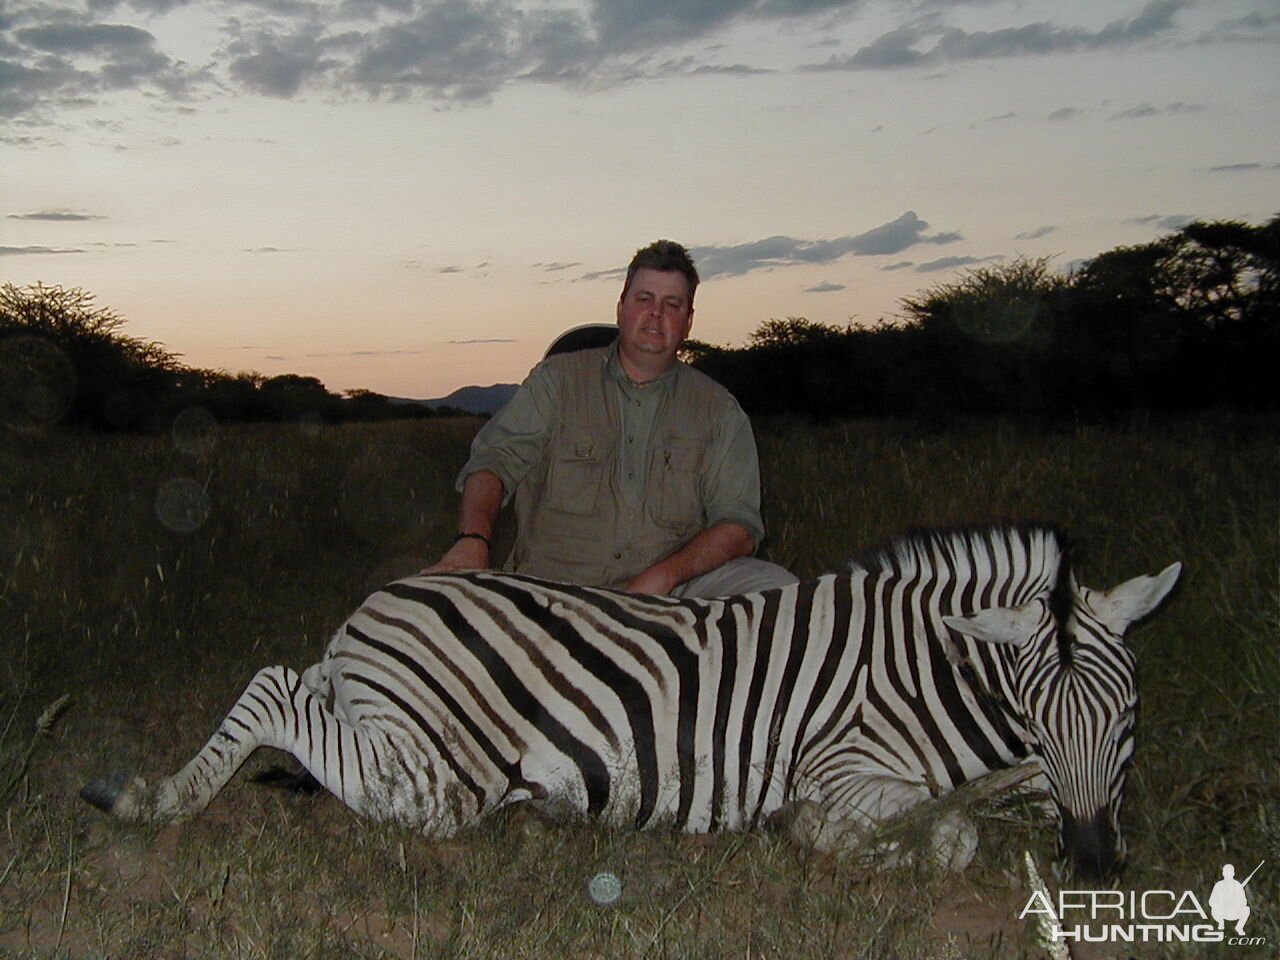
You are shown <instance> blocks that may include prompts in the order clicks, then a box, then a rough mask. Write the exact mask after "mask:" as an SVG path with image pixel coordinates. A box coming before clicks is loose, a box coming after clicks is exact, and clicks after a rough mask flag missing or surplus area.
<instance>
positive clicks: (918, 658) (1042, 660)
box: [81, 524, 1181, 877]
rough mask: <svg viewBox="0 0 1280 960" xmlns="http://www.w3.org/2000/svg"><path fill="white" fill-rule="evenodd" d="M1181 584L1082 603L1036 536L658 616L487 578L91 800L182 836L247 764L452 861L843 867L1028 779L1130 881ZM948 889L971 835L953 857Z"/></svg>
mask: <svg viewBox="0 0 1280 960" xmlns="http://www.w3.org/2000/svg"><path fill="white" fill-rule="evenodd" d="M1180 571H1181V564H1179V563H1174V564H1172V565H1170V566H1169V567H1168V568H1166V569H1165V570H1164V571H1163V572H1162V573H1160V574H1158V575H1155V576H1140V577H1137V578H1135V579H1132V580H1129V581H1127V582H1125V583H1122V584H1120V585H1119V586H1117V587H1115V588H1114V589H1112V590H1110V591H1107V592H1100V591H1095V590H1091V589H1088V588H1086V587H1081V586H1079V585H1078V584H1077V583H1076V581H1075V578H1074V575H1073V573H1072V571H1071V566H1070V563H1069V561H1068V556H1067V549H1066V541H1065V537H1064V536H1063V535H1062V534H1061V533H1060V532H1059V531H1058V530H1057V529H1056V528H1054V527H1052V526H1048V525H1033V524H994V525H987V526H982V527H971V528H965V529H956V530H935V531H923V532H916V533H912V534H908V535H904V536H902V537H899V538H898V539H897V540H895V541H892V542H891V543H889V544H888V545H887V546H885V547H884V548H882V549H880V550H878V551H874V552H872V553H870V554H868V555H866V556H864V557H863V558H861V559H860V560H858V561H855V562H853V563H851V564H850V566H849V568H848V570H847V571H845V572H841V573H834V574H827V575H824V576H820V577H818V578H816V579H813V580H809V581H805V582H801V583H799V584H795V585H791V586H787V587H782V588H777V589H773V590H768V591H764V592H761V593H755V594H746V595H741V596H730V597H723V598H718V599H674V598H670V597H663V596H641V595H633V594H628V593H623V592H617V591H610V590H606V589H599V588H592V587H583V586H573V585H569V584H564V583H556V582H551V581H547V580H542V579H537V578H533V577H529V576H522V575H519V574H514V573H504V572H497V571H469V572H460V573H444V574H434V575H418V576H412V577H408V578H406V579H402V580H398V581H396V582H394V583H391V584H389V585H388V586H386V587H384V588H383V589H381V590H379V591H378V592H376V593H374V594H373V595H372V596H371V597H369V599H368V600H366V601H365V603H364V605H363V606H361V607H360V609H359V610H358V611H356V613H354V614H353V615H352V616H351V617H350V619H349V620H347V622H346V623H345V624H344V625H343V626H342V627H341V628H339V629H338V631H337V632H336V634H335V635H334V636H333V638H332V640H331V642H330V644H329V646H328V648H327V651H326V652H325V655H324V658H323V659H322V660H321V662H320V663H318V664H315V665H314V666H312V667H310V668H308V669H307V670H306V671H305V672H303V673H302V674H301V675H299V674H298V673H296V672H294V671H293V670H291V669H288V668H286V667H282V666H273V667H268V668H266V669H263V670H261V671H260V672H258V673H257V675H256V676H255V677H254V678H253V680H252V682H251V683H250V684H249V686H248V688H247V689H246V690H245V692H244V694H243V695H242V696H241V697H240V699H239V700H238V701H237V703H236V704H235V706H234V707H233V708H232V710H231V711H230V713H229V714H228V715H227V717H226V719H225V720H224V721H223V722H222V724H221V726H220V727H219V728H218V730H217V732H216V733H215V734H214V735H213V737H212V738H211V739H210V740H209V742H208V743H207V744H206V745H205V747H204V748H203V749H202V750H201V751H200V752H199V753H198V754H197V755H196V756H195V758H194V759H192V760H191V761H190V762H189V763H188V764H187V765H186V766H185V767H184V768H183V769H182V770H181V771H180V772H178V773H177V774H175V775H174V776H171V777H168V778H166V779H162V780H160V781H159V782H158V783H156V784H154V785H148V784H147V782H146V781H145V780H143V779H141V778H139V777H135V776H132V775H129V774H113V775H111V776H108V777H105V778H102V779H99V780H95V781H94V782H92V783H90V784H89V785H88V786H86V787H85V789H84V790H83V791H81V795H82V796H83V797H84V799H86V800H88V801H89V802H90V803H93V804H94V805H95V806H98V807H99V808H101V809H103V810H105V811H107V812H108V813H110V814H113V815H115V816H117V817H121V818H125V819H132V820H139V821H151V820H167V819H177V818H183V817H188V816H192V815H194V814H196V813H198V812H199V811H201V810H202V809H204V807H205V806H206V805H207V804H208V803H209V802H210V801H211V800H212V798H213V797H214V796H215V795H216V794H217V792H218V791H219V790H221V789H222V787H223V786H224V785H225V784H226V783H227V782H228V780H229V779H230V778H231V776H232V775H233V774H234V773H235V771H236V770H237V769H238V768H239V767H240V765H241V764H242V763H243V762H244V761H245V759H246V758H247V757H248V756H249V754H250V753H252V752H253V750H255V749H256V748H257V747H259V746H269V747H275V748H278V749H280V750H284V751H287V752H289V753H291V754H293V755H294V756H295V757H296V758H297V759H298V760H299V761H300V762H301V763H302V764H303V766H304V767H305V769H306V770H307V771H308V772H309V773H310V774H311V775H312V776H314V777H315V778H316V779H317V780H318V781H319V782H320V783H321V784H322V785H323V786H324V787H325V788H326V789H327V790H329V791H330V792H332V793H333V794H334V795H336V796H337V797H338V798H339V799H340V800H341V801H342V802H343V803H345V804H346V805H347V806H349V807H350V808H352V809H353V810H354V811H356V812H357V813H358V814H361V815H363V816H365V817H367V818H370V819H374V820H379V821H394V822H397V823H399V824H402V825H405V826H409V827H412V828H414V829H417V830H420V831H422V832H424V833H425V834H427V835H428V836H432V837H446V836H450V835H452V834H454V833H456V832H457V831H458V830H459V829H461V828H463V827H467V826H470V825H472V824H475V823H477V822H478V821H480V820H481V819H483V818H484V817H485V816H487V815H489V814H491V813H493V812H494V811H496V810H498V809H499V808H502V807H504V806H507V805H509V804H512V803H516V802H521V801H527V802H529V803H532V804H534V805H535V806H536V807H537V808H539V809H543V810H548V811H552V812H555V813H557V814H561V815H564V814H572V815H586V816H588V817H592V818H596V819H598V820H601V821H603V822H606V823H610V824H617V825H630V826H634V827H637V828H640V829H646V828H654V827H658V826H668V827H670V828H672V829H675V830H679V831H685V832H691V833H703V832H716V831H741V830H750V829H754V828H757V827H760V826H762V825H766V824H767V823H769V822H772V821H775V820H778V819H781V820H782V821H783V822H786V821H788V820H789V822H790V824H791V827H790V829H791V832H792V834H793V835H794V836H796V837H797V838H799V839H801V840H803V841H805V842H807V843H809V844H811V845H813V846H815V847H817V848H818V849H820V850H825V851H829V852H836V853H840V852H842V851H847V850H848V849H850V844H851V842H852V840H853V839H854V838H857V837H860V836H863V835H865V833H866V832H867V831H868V830H870V829H871V828H872V827H874V826H875V825H877V824H880V823H882V822H883V821H885V820H887V819H889V818H891V817H893V816H895V815H896V814H899V813H902V812H904V811H907V810H909V809H911V808H913V807H915V806H917V805H919V804H921V803H923V802H925V801H927V800H929V799H930V798H932V797H936V796H940V795H942V794H945V793H947V792H949V791H952V790H954V789H955V788H957V787H959V786H961V785H963V784H965V783H966V782H969V781H972V780H974V779H975V778H978V777H981V776H983V775H985V774H988V773H990V772H992V771H998V770H1005V769H1009V768H1016V767H1018V766H1019V765H1021V764H1029V763H1036V764H1038V765H1039V767H1040V769H1041V770H1042V774H1041V777H1042V779H1043V780H1045V781H1047V792H1048V794H1049V796H1050V798H1051V800H1052V804H1051V805H1050V806H1051V807H1052V809H1053V810H1056V812H1057V820H1058V828H1059V829H1058V856H1059V857H1060V858H1065V860H1066V861H1067V864H1068V866H1069V867H1072V868H1074V870H1075V871H1076V872H1077V873H1079V874H1082V875H1086V876H1094V877H1103V876H1107V875H1110V874H1112V873H1113V872H1114V871H1115V870H1117V869H1118V868H1119V866H1120V864H1121V862H1122V861H1123V858H1124V843H1123V840H1122V837H1121V833H1120V827H1119V822H1118V814H1119V809H1120V804H1121V796H1122V790H1123V785H1124V780H1125V774H1126V768H1127V766H1128V764H1129V761H1130V759H1131V757H1132V754H1133V743H1134V714H1135V709H1136V706H1137V688H1136V685H1135V680H1134V672H1135V658H1134V656H1133V654H1132V653H1131V651H1130V650H1129V649H1128V648H1126V646H1125V645H1124V642H1123V637H1124V634H1125V632H1126V631H1127V630H1128V628H1129V627H1130V626H1131V625H1132V624H1134V623H1136V622H1137V621H1140V620H1142V619H1143V618H1144V617H1146V616H1147V615H1148V614H1150V613H1152V612H1153V611H1154V610H1155V609H1156V608H1157V607H1158V606H1160V604H1161V603H1162V602H1163V601H1164V599H1165V598H1166V596H1167V595H1168V593H1169V592H1170V590H1171V589H1172V588H1173V586H1174V584H1175V582H1176V581H1177V579H1178V576H1179V574H1180ZM964 842H965V843H968V844H969V845H970V849H968V850H967V851H963V858H964V859H963V860H962V862H961V863H959V864H958V865H954V866H956V868H962V867H963V866H964V865H965V864H966V863H967V862H968V858H971V857H972V854H973V850H972V844H973V843H975V842H976V836H975V837H974V838H972V839H968V838H966V839H965V841H964Z"/></svg>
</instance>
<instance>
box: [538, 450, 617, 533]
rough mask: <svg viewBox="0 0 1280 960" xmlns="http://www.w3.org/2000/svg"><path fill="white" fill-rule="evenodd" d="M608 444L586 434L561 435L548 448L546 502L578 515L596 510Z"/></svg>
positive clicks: (607, 456)
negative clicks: (549, 457)
mask: <svg viewBox="0 0 1280 960" xmlns="http://www.w3.org/2000/svg"><path fill="white" fill-rule="evenodd" d="M611 447H612V445H611V444H610V443H609V442H608V441H607V440H605V439H604V438H601V437H598V436H592V435H590V434H575V435H572V436H565V437H561V438H560V439H559V440H558V441H556V443H555V444H554V446H553V447H552V450H551V463H550V464H549V466H548V469H547V490H546V506H547V507H548V508H550V509H552V510H558V511H560V512H562V513H572V514H579V515H586V514H593V513H595V512H596V511H597V505H598V502H599V498H600V488H601V486H602V485H603V484H604V481H605V478H606V474H605V469H606V464H607V463H608V462H609V454H610V451H611Z"/></svg>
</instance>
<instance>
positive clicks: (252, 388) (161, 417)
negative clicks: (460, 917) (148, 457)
mask: <svg viewBox="0 0 1280 960" xmlns="http://www.w3.org/2000/svg"><path fill="white" fill-rule="evenodd" d="M125 322H126V321H125V318H123V317H121V316H120V315H119V314H117V313H116V312H115V311H113V310H111V309H109V308H105V307H99V306H97V305H96V303H95V298H94V297H93V295H92V294H90V293H88V292H86V291H84V290H81V289H79V288H66V287H61V286H46V285H44V284H33V285H30V286H26V287H17V286H14V285H13V284H4V285H0V423H4V424H7V425H9V426H11V427H19V428H21V427H40V426H43V425H49V424H53V423H64V424H69V425H73V426H86V427H91V428H96V429H104V430H128V431H137V432H155V431H157V430H163V429H165V428H166V427H167V426H168V424H170V423H172V421H173V418H174V417H175V416H176V415H177V414H178V413H179V412H180V411H182V410H185V409H189V408H191V407H201V408H203V409H205V410H207V411H208V412H209V413H210V414H211V415H212V416H213V417H215V418H216V419H217V420H218V421H221V422H255V421H265V422H298V421H303V422H307V421H313V422H317V423H338V422H343V421H349V420H390V419H403V418H409V417H430V416H438V415H442V414H448V413H453V414H458V413H461V412H462V411H459V410H449V409H448V408H438V409H431V408H428V407H426V406H425V405H423V404H419V403H400V402H396V401H395V400H393V399H391V398H388V397H386V396H383V395H382V394H378V393H375V392H373V391H371V390H348V391H346V392H344V393H342V394H335V393H331V392H330V391H329V390H327V389H326V388H325V385H324V384H323V383H322V382H321V381H320V380H319V379H317V378H316V377H308V376H300V375H298V374H283V375H280V376H274V377H267V376H263V375H262V374H260V373H245V372H240V373H228V372H227V371H225V370H204V369H198V368H194V367H188V366H185V365H184V364H182V363H180V362H179V359H178V356H177V355H176V354H173V353H171V352H169V351H168V350H166V349H165V348H164V347H162V346H161V345H160V344H157V343H155V342H152V341H146V340H140V339H138V338H135V337H130V336H127V335H125V334H123V333H122V332H121V329H120V328H121V327H123V326H124V324H125Z"/></svg>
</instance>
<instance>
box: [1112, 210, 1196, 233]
mask: <svg viewBox="0 0 1280 960" xmlns="http://www.w3.org/2000/svg"><path fill="white" fill-rule="evenodd" d="M1195 220H1196V218H1195V217H1193V216H1191V215H1190V214H1186V213H1174V214H1168V215H1164V214H1158V213H1153V214H1149V215H1148V216H1145V217H1130V218H1129V219H1128V220H1126V221H1124V222H1125V223H1132V224H1136V225H1137V226H1140V227H1157V228H1158V229H1160V230H1181V229H1182V228H1183V227H1185V226H1186V225H1187V224H1188V223H1194V222H1195Z"/></svg>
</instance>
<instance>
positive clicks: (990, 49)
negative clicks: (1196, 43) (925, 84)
mask: <svg viewBox="0 0 1280 960" xmlns="http://www.w3.org/2000/svg"><path fill="white" fill-rule="evenodd" d="M1190 5H1191V4H1190V0H1151V2H1149V3H1148V4H1147V5H1146V6H1144V7H1143V8H1142V9H1141V10H1140V11H1138V13H1137V14H1136V15H1135V16H1133V17H1131V18H1128V19H1121V20H1113V21H1111V22H1110V23H1107V24H1105V25H1104V26H1102V27H1101V28H1099V29H1097V30H1087V29H1085V28H1083V27H1064V26H1058V25H1057V24H1054V23H1052V22H1049V21H1039V22H1036V23H1030V24H1026V25H1025V26H1021V27H1006V28H1004V29H1000V30H985V31H967V30H961V29H959V28H956V27H948V26H946V25H945V23H943V21H942V20H941V19H940V18H938V17H936V16H934V17H926V18H922V19H919V20H917V21H915V22H914V23H911V24H908V25H906V26H902V27H898V28H896V29H894V30H890V31H888V32H887V33H884V34H882V35H881V36H879V37H877V38H876V39H875V40H873V41H872V42H870V43H868V44H866V45H865V46H863V47H861V48H860V49H858V50H857V51H855V52H854V53H851V54H847V55H844V56H833V57H832V58H831V59H829V60H827V61H826V62H825V63H818V64H812V65H810V66H809V67H808V68H807V69H811V70H900V69H904V68H908V67H924V66H929V67H932V66H937V65H938V64H942V63H949V62H958V61H967V60H997V59H1003V58H1006V57H1024V56H1046V55H1050V54H1063V53H1078V52H1083V51H1089V50H1099V49H1103V48H1109V47H1128V46H1133V45H1135V44H1139V43H1143V42H1146V41H1149V40H1153V39H1156V38H1158V37H1160V36H1161V35H1163V34H1166V33H1168V32H1169V31H1170V30H1171V29H1172V28H1173V26H1174V17H1175V15H1176V14H1177V13H1178V11H1179V10H1181V9H1183V8H1184V7H1187V6H1190Z"/></svg>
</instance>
